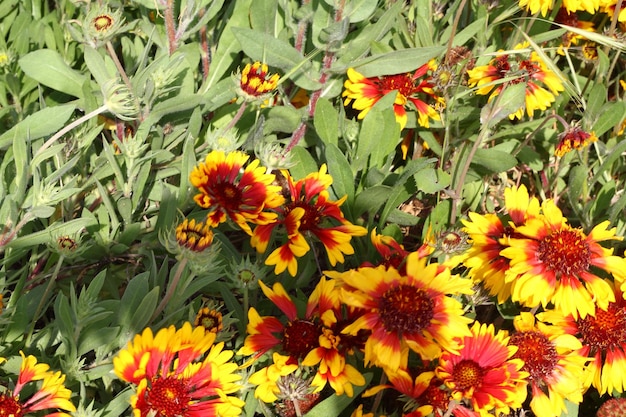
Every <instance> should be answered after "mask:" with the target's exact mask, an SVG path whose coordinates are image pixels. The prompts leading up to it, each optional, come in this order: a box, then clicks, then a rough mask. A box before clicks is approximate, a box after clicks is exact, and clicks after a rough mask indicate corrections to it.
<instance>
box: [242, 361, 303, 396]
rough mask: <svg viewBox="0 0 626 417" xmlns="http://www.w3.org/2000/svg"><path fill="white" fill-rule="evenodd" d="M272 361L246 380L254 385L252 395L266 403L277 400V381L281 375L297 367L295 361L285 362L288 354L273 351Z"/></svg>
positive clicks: (289, 372) (287, 373)
mask: <svg viewBox="0 0 626 417" xmlns="http://www.w3.org/2000/svg"><path fill="white" fill-rule="evenodd" d="M272 359H273V363H272V364H271V365H268V366H266V367H265V368H263V369H261V370H259V371H257V372H255V373H254V374H252V375H251V376H250V378H248V382H250V383H251V384H254V385H256V386H257V387H256V389H255V390H254V397H255V398H258V399H260V400H261V401H263V402H266V403H273V402H274V401H277V400H278V397H277V396H276V395H277V394H278V393H279V392H280V390H279V388H278V385H277V382H278V380H279V379H280V377H281V376H286V375H289V374H291V373H292V372H294V371H295V370H296V369H298V365H297V364H295V363H291V364H287V361H288V360H289V359H290V357H289V356H284V355H281V354H279V353H277V352H274V354H273V355H272Z"/></svg>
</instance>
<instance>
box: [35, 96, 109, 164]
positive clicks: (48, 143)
mask: <svg viewBox="0 0 626 417" xmlns="http://www.w3.org/2000/svg"><path fill="white" fill-rule="evenodd" d="M106 110H107V106H106V105H104V104H103V105H102V106H100V107H98V108H97V109H95V110H93V111H91V112H89V113H87V114H86V115H84V116H82V117H79V118H78V119H76V120H74V121H73V122H72V123H70V124H69V125H67V126H65V127H64V128H63V129H61V130H59V131H58V132H57V133H55V134H54V135H53V136H52V137H51V138H50V139H48V140H47V141H46V142H45V143H44V144H43V145H42V146H41V148H39V149H37V153H36V154H35V156H33V159H35V158H36V157H37V156H39V155H41V153H42V152H43V151H45V150H46V149H48V148H49V147H50V146H52V145H54V142H56V141H57V140H59V138H60V137H61V136H63V135H65V134H66V133H67V132H69V131H70V130H72V129H74V128H75V127H76V126H78V125H80V124H82V123H84V122H86V121H87V120H89V119H91V118H92V117H95V116H97V115H99V114H101V113H104V112H105V111H106Z"/></svg>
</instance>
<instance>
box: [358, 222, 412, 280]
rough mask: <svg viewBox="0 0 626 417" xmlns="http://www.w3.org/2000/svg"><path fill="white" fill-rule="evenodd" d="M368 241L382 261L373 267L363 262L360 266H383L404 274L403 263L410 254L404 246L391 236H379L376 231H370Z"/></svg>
mask: <svg viewBox="0 0 626 417" xmlns="http://www.w3.org/2000/svg"><path fill="white" fill-rule="evenodd" d="M370 239H371V241H372V244H373V245H374V248H375V249H376V251H377V252H378V253H379V254H380V256H381V258H382V259H381V260H380V261H379V262H378V263H377V264H375V265H374V264H371V263H370V262H365V263H364V264H363V265H361V266H377V265H385V266H387V267H393V268H395V269H397V270H398V271H400V272H404V266H405V265H404V261H405V260H406V257H407V256H408V254H409V253H410V252H409V251H407V250H405V249H404V246H402V245H401V244H400V243H398V242H397V241H396V240H395V239H394V238H393V237H391V236H386V235H379V234H378V233H377V232H376V229H372V231H371V233H370Z"/></svg>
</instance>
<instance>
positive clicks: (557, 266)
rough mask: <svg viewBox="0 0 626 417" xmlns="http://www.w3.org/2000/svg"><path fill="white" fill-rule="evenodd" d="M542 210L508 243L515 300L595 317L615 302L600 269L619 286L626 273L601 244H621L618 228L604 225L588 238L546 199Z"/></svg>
mask: <svg viewBox="0 0 626 417" xmlns="http://www.w3.org/2000/svg"><path fill="white" fill-rule="evenodd" d="M541 211H542V215H541V216H538V217H535V218H531V219H528V220H527V221H526V222H525V223H524V224H523V225H521V226H518V227H516V228H515V232H516V233H518V234H519V236H516V237H513V238H511V239H509V247H508V248H505V249H503V250H502V251H501V252H500V254H501V255H502V256H504V257H506V258H508V259H510V264H511V267H510V268H509V270H508V271H507V272H506V280H507V282H512V288H511V293H512V299H513V301H518V302H520V303H522V304H524V305H526V306H529V307H536V306H539V305H541V306H543V307H546V306H547V305H548V304H550V303H552V304H554V306H555V308H556V309H557V310H560V311H561V312H563V314H572V315H573V316H574V317H578V315H580V316H581V317H585V316H587V315H593V314H594V312H595V310H596V304H597V306H598V307H600V308H601V309H606V308H607V306H608V304H609V303H610V302H612V301H615V298H614V295H613V291H612V290H611V287H610V285H608V283H607V282H606V281H605V280H603V279H602V278H601V277H599V276H598V275H597V273H596V272H595V268H598V269H602V270H604V271H606V272H608V273H612V274H613V275H614V276H615V277H616V278H617V279H619V280H620V282H623V280H624V274H625V273H626V259H624V258H622V257H619V256H614V255H613V250H612V249H607V248H604V247H602V246H601V245H600V243H599V242H602V241H607V240H618V239H619V238H618V237H617V236H616V235H615V228H613V229H609V228H608V226H609V222H608V221H605V222H602V223H600V224H599V225H597V226H595V227H594V228H593V230H592V231H591V232H590V233H589V234H588V235H587V234H585V233H584V232H583V231H582V230H580V229H577V228H573V227H572V226H570V225H569V224H568V223H567V221H566V219H565V218H564V217H563V213H562V212H561V210H560V209H559V208H558V207H557V206H556V204H555V203H554V201H552V200H546V201H544V202H543V203H542V205H541Z"/></svg>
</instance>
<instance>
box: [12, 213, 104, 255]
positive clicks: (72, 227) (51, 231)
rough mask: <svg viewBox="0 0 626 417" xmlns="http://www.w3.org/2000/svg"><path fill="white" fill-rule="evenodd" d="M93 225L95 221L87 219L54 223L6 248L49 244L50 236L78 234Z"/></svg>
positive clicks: (18, 239)
mask: <svg viewBox="0 0 626 417" xmlns="http://www.w3.org/2000/svg"><path fill="white" fill-rule="evenodd" d="M95 225H97V221H96V220H95V219H93V218H88V217H82V218H80V219H74V220H70V221H68V222H56V223H53V224H52V225H50V226H48V228H47V229H45V230H41V231H39V232H34V233H29V234H27V235H24V236H20V237H18V238H16V239H14V240H13V241H11V243H9V244H8V246H9V247H11V248H14V249H21V248H29V247H32V246H37V245H43V244H46V243H49V242H50V239H51V236H55V235H56V234H58V233H63V234H65V235H72V234H74V233H77V232H79V231H80V230H82V229H83V228H88V227H92V226H95Z"/></svg>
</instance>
